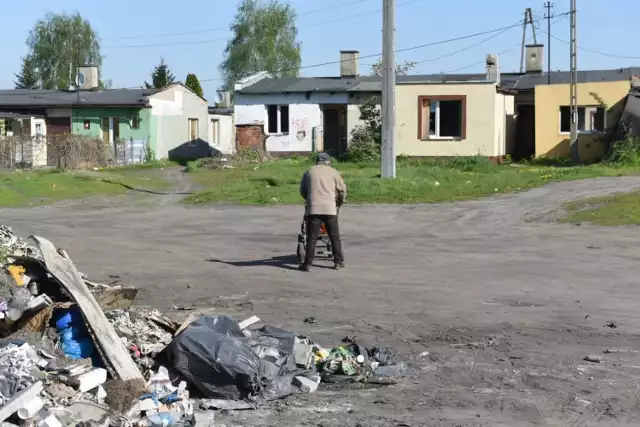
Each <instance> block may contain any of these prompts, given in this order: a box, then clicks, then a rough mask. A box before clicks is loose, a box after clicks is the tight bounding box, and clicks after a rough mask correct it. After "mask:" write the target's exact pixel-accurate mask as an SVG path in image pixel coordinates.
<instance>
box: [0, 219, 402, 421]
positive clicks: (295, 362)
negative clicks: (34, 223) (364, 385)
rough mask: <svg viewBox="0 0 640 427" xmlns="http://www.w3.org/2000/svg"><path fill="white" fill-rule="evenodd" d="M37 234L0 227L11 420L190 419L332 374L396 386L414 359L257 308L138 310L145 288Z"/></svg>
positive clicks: (4, 402) (0, 314)
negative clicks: (180, 313)
mask: <svg viewBox="0 0 640 427" xmlns="http://www.w3.org/2000/svg"><path fill="white" fill-rule="evenodd" d="M31 239H33V243H31V242H27V241H26V240H23V239H20V238H18V237H17V236H15V235H14V234H13V233H12V232H11V230H10V229H9V228H7V227H4V226H1V225H0V248H1V250H2V254H3V255H2V257H0V337H1V338H2V339H3V340H2V341H0V422H4V423H5V424H6V423H7V422H11V423H15V424H24V423H27V424H29V425H38V426H39V427H60V426H62V425H65V426H71V425H73V426H75V425H78V424H82V425H83V426H85V425H92V424H96V425H100V426H104V427H106V426H117V427H133V426H134V425H136V426H143V425H144V426H152V427H168V426H180V427H182V426H184V427H188V426H194V425H195V423H196V415H198V413H200V412H201V411H209V410H216V409H225V410H233V409H252V408H257V407H258V406H259V405H260V404H261V403H264V402H267V401H272V400H275V399H280V398H283V397H286V396H289V395H291V394H294V393H300V392H303V393H313V392H314V391H316V390H317V388H318V385H319V384H320V383H321V382H331V383H345V382H368V383H375V384H393V383H394V380H393V379H391V378H389V373H390V372H398V369H396V368H395V367H397V366H402V364H396V361H395V357H394V355H393V352H392V351H391V349H389V348H388V347H385V346H381V347H377V348H372V349H368V348H364V347H362V346H360V345H358V344H357V343H356V342H355V341H354V340H353V339H345V342H344V343H343V344H342V345H340V346H337V347H335V348H332V349H325V348H323V347H322V346H321V345H319V344H317V343H315V342H313V341H312V340H311V338H309V337H306V336H301V335H298V334H296V333H294V332H291V331H288V330H285V329H282V328H279V327H275V326H270V325H260V319H259V318H257V317H255V316H253V317H251V318H249V319H246V320H244V321H242V322H236V321H235V320H233V319H231V318H230V317H227V316H222V315H221V316H210V317H206V316H205V317H200V318H195V317H193V316H189V317H188V318H187V320H186V321H185V322H183V323H182V324H178V323H176V322H174V321H173V320H171V319H169V318H167V317H165V316H163V315H162V314H161V313H160V312H159V311H158V310H155V309H141V308H136V309H135V310H132V309H131V307H132V305H133V302H134V300H135V297H136V295H137V290H136V289H135V288H130V287H121V286H108V285H104V284H98V283H94V282H91V281H89V280H88V279H87V278H86V277H85V276H84V275H83V274H82V273H80V272H79V271H78V270H77V269H76V268H75V266H74V265H73V263H72V261H71V260H70V259H69V257H68V255H67V254H66V253H65V252H64V251H62V250H59V249H56V248H55V247H54V246H53V244H52V243H51V242H49V241H48V240H46V239H44V238H42V237H37V236H33V237H32V238H31ZM385 368H386V369H385ZM389 368H391V370H390V369H389ZM208 419H209V420H211V417H208Z"/></svg>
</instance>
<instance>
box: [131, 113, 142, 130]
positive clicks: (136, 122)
mask: <svg viewBox="0 0 640 427" xmlns="http://www.w3.org/2000/svg"><path fill="white" fill-rule="evenodd" d="M131 129H136V130H137V129H140V116H139V115H137V114H134V115H132V116H131Z"/></svg>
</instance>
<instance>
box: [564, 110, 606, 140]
mask: <svg viewBox="0 0 640 427" xmlns="http://www.w3.org/2000/svg"><path fill="white" fill-rule="evenodd" d="M563 107H564V108H568V109H569V129H571V106H569V105H560V106H559V107H558V132H559V134H560V135H571V130H569V131H563V130H562V108H563ZM588 108H595V109H596V113H597V112H598V110H602V111H603V123H602V125H603V127H604V129H602V130H580V129H578V135H602V134H605V133H607V109H606V108H605V107H603V106H601V105H578V123H580V109H582V111H584V115H585V117H584V122H585V124H586V123H587V119H588V117H587V109H588Z"/></svg>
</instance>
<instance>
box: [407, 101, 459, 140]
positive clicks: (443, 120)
mask: <svg viewBox="0 0 640 427" xmlns="http://www.w3.org/2000/svg"><path fill="white" fill-rule="evenodd" d="M466 104H467V97H466V96H462V95H461V96H421V97H419V110H418V115H419V121H418V137H419V138H420V139H423V140H427V139H465V137H466V122H467V120H466V106H467V105H466Z"/></svg>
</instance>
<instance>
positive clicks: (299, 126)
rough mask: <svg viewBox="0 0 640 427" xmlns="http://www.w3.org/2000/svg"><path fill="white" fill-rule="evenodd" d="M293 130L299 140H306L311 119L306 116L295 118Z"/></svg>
mask: <svg viewBox="0 0 640 427" xmlns="http://www.w3.org/2000/svg"><path fill="white" fill-rule="evenodd" d="M292 124H293V132H294V134H295V136H296V139H297V140H298V141H299V142H302V141H304V140H305V139H307V137H308V136H309V120H308V119H307V118H306V117H303V118H300V119H293V123H292Z"/></svg>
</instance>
